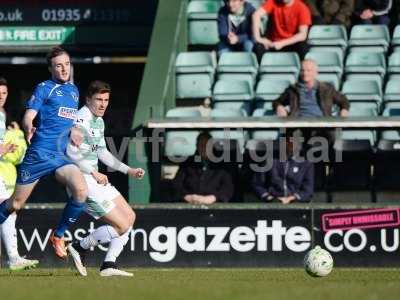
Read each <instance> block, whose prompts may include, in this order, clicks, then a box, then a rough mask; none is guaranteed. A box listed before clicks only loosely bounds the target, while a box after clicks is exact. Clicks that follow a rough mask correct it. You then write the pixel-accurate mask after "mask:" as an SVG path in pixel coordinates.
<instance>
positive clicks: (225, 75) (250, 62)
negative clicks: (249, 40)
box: [217, 52, 258, 86]
mask: <svg viewBox="0 0 400 300" xmlns="http://www.w3.org/2000/svg"><path fill="white" fill-rule="evenodd" d="M217 73H218V79H221V80H247V81H248V82H249V83H250V84H251V85H252V86H253V85H254V83H255V79H256V76H257V73H258V62H257V58H256V56H255V54H254V53H248V52H227V53H223V54H222V55H221V57H220V58H219V61H218V66H217Z"/></svg>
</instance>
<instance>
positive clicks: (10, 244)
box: [0, 213, 19, 260]
mask: <svg viewBox="0 0 400 300" xmlns="http://www.w3.org/2000/svg"><path fill="white" fill-rule="evenodd" d="M16 220H17V214H15V213H14V214H11V215H10V216H9V217H8V218H7V220H6V221H5V222H4V223H3V224H1V225H0V229H1V237H2V239H3V242H4V247H5V248H6V252H7V255H8V259H9V260H13V259H17V258H19V253H18V240H17V229H16V228H15V221H16Z"/></svg>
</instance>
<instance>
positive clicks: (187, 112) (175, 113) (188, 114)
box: [166, 107, 201, 118]
mask: <svg viewBox="0 0 400 300" xmlns="http://www.w3.org/2000/svg"><path fill="white" fill-rule="evenodd" d="M166 117H167V118H200V117H201V113H200V110H199V109H197V108H192V107H176V108H173V109H170V110H168V111H167V114H166Z"/></svg>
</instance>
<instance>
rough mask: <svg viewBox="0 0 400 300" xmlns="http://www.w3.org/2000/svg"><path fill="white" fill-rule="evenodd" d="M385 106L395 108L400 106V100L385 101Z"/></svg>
mask: <svg viewBox="0 0 400 300" xmlns="http://www.w3.org/2000/svg"><path fill="white" fill-rule="evenodd" d="M384 108H385V110H386V109H393V108H400V102H396V101H392V102H385V103H384Z"/></svg>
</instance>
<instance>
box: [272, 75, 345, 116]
mask: <svg viewBox="0 0 400 300" xmlns="http://www.w3.org/2000/svg"><path fill="white" fill-rule="evenodd" d="M317 101H318V105H319V106H320V108H321V110H322V113H323V115H324V116H331V115H332V108H333V106H334V105H338V106H339V107H340V109H349V108H350V104H349V101H348V100H347V98H346V96H344V95H343V94H342V93H340V92H338V91H336V89H335V88H334V87H333V86H332V85H330V84H329V83H325V82H318V90H317ZM272 105H273V107H274V110H275V111H276V108H277V106H278V105H283V106H287V105H289V106H290V113H289V116H291V117H297V116H298V114H299V111H300V92H299V84H294V85H291V86H289V87H288V88H287V89H286V90H285V91H284V92H283V94H282V95H281V96H280V97H279V98H278V99H276V100H275V101H274V102H273V103H272Z"/></svg>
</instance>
